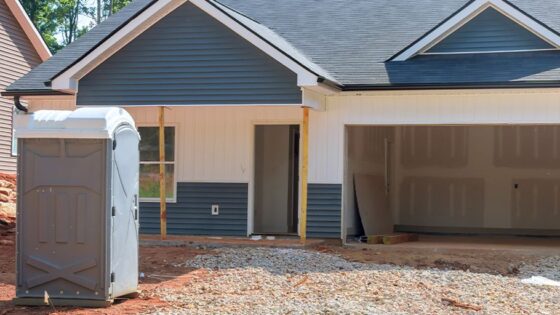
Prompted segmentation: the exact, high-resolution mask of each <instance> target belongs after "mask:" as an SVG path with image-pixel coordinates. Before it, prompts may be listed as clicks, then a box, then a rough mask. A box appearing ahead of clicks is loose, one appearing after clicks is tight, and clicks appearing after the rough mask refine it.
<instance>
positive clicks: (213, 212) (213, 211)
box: [212, 205, 220, 215]
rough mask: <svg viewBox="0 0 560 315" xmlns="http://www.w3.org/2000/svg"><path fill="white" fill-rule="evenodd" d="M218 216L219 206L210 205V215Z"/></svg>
mask: <svg viewBox="0 0 560 315" xmlns="http://www.w3.org/2000/svg"><path fill="white" fill-rule="evenodd" d="M219 214H220V206H218V205H212V215H219Z"/></svg>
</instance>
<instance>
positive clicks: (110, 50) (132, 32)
mask: <svg viewBox="0 0 560 315" xmlns="http://www.w3.org/2000/svg"><path fill="white" fill-rule="evenodd" d="M186 2H187V0H159V1H158V2H157V3H155V4H154V5H152V6H151V7H149V8H148V9H146V10H145V11H144V12H142V13H141V14H140V15H139V16H138V17H136V18H135V19H134V20H132V21H131V22H129V23H128V24H127V25H126V26H125V27H123V28H122V29H121V30H119V31H118V32H117V33H115V34H114V35H112V36H111V37H110V38H109V39H107V40H106V41H105V42H104V43H103V44H101V45H100V46H99V47H97V48H96V49H95V50H94V51H92V52H91V53H89V54H88V55H87V56H86V57H85V58H83V59H82V60H81V61H79V62H78V63H76V64H75V65H73V66H72V67H70V68H69V69H67V70H66V71H64V72H63V73H61V74H59V75H58V76H57V77H56V78H54V79H53V81H52V84H51V86H52V89H54V90H57V91H64V92H66V93H73V94H75V93H77V91H78V81H79V80H80V79H81V78H82V77H84V76H85V75H86V74H88V73H89V72H90V71H92V70H93V69H95V68H96V67H97V66H98V65H99V64H101V63H102V62H103V61H105V60H107V59H108V58H109V57H110V56H112V55H113V54H114V53H116V52H117V51H118V50H120V49H121V48H123V47H124V46H126V45H127V44H128V43H129V42H130V41H132V40H133V39H134V38H136V37H137V36H138V35H140V34H141V33H142V32H144V31H145V30H147V29H148V28H149V27H151V26H152V25H153V24H155V23H156V22H157V21H159V20H160V19H162V18H163V17H165V16H166V15H167V14H169V13H171V12H172V11H173V10H175V9H176V8H178V7H179V6H181V5H183V4H184V3H186ZM190 2H191V3H193V4H194V5H196V6H197V7H198V8H200V9H201V10H203V11H204V12H206V13H207V14H209V15H210V16H212V17H213V18H215V19H216V20H218V21H219V22H221V23H223V24H224V25H225V26H227V27H228V28H229V29H231V30H232V31H234V32H235V33H237V34H238V35H240V36H241V37H243V38H244V39H245V40H247V41H249V42H250V43H252V44H253V45H255V46H256V47H257V48H259V49H260V50H262V51H263V52H265V53H266V54H268V55H269V56H271V57H272V58H274V59H276V60H277V61H278V62H280V63H281V64H282V65H284V66H285V67H287V68H288V69H290V70H291V71H293V72H295V73H296V74H297V84H298V86H316V85H318V84H319V83H318V76H317V75H315V74H314V73H312V72H311V71H309V70H307V69H305V68H304V67H302V66H301V65H300V64H298V63H297V62H295V61H294V60H292V59H290V58H289V57H288V56H286V55H284V54H283V53H282V52H280V51H278V49H276V48H275V47H273V46H272V45H270V44H269V43H267V42H266V41H264V40H263V39H262V38H260V37H259V36H257V35H255V34H254V33H253V32H251V31H250V30H248V29H247V28H245V27H243V26H242V25H240V24H239V23H238V22H237V21H235V20H234V19H232V18H231V17H229V16H228V15H226V14H224V13H223V12H222V11H220V10H218V9H217V8H216V7H214V6H212V5H211V4H209V3H208V2H207V1H205V0H190Z"/></svg>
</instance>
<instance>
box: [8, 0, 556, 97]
mask: <svg viewBox="0 0 560 315" xmlns="http://www.w3.org/2000/svg"><path fill="white" fill-rule="evenodd" d="M212 1H217V2H218V3H219V4H221V5H223V6H226V7H227V8H230V9H231V10H234V11H236V12H238V13H239V14H242V15H244V16H246V17H247V18H249V19H251V20H253V21H254V22H257V23H259V24H261V25H262V28H261V30H262V29H266V32H265V33H273V34H275V35H277V36H278V37H279V38H281V39H283V40H285V42H287V43H289V45H290V49H293V50H295V51H296V53H297V54H299V55H300V56H301V57H302V59H304V60H306V61H309V62H310V63H311V64H312V65H313V66H312V67H311V68H312V69H319V70H318V71H316V72H320V71H324V73H325V76H327V77H328V78H332V79H333V81H336V82H338V83H340V84H342V85H344V86H346V87H351V86H356V87H359V86H379V87H387V86H404V87H406V86H426V85H436V86H437V85H441V86H444V85H457V86H458V85H463V84H475V85H480V84H486V85H503V84H509V83H511V84H514V85H515V84H522V83H527V84H532V83H544V84H552V83H553V84H556V83H559V86H560V52H558V51H543V52H529V53H502V54H480V55H453V56H449V55H447V56H417V57H415V58H413V59H411V60H409V61H405V62H386V61H387V60H389V59H390V58H391V57H392V56H394V55H395V54H397V53H398V52H400V51H401V50H403V49H404V48H406V47H407V46H408V45H410V44H411V43H413V42H414V41H416V40H417V39H419V38H420V37H422V36H423V35H425V34H426V33H427V32H429V31H430V30H432V29H433V28H434V27H436V26H437V25H438V24H439V23H441V22H442V21H443V20H444V19H446V18H448V17H449V16H450V15H452V14H453V13H455V12H456V11H457V10H459V9H461V8H462V7H463V6H465V5H466V4H467V3H469V1H468V0H414V1H410V0H351V1H350V0H281V1H278V0H212ZM151 2H152V1H148V0H136V1H134V2H133V3H132V4H131V5H129V6H128V7H127V8H125V9H123V10H122V11H121V12H120V13H119V14H117V15H115V16H113V17H112V18H111V19H109V20H108V21H107V22H105V23H102V24H101V25H100V26H98V27H96V28H94V29H93V30H92V31H90V32H89V33H88V34H86V35H84V36H83V37H82V38H80V39H79V40H78V41H76V42H75V43H73V44H71V45H70V46H68V47H67V48H66V49H64V50H62V51H61V52H60V53H59V54H57V55H55V56H54V57H53V58H52V59H51V60H49V61H47V62H46V63H44V64H43V65H41V66H39V67H37V68H36V69H35V70H33V71H32V72H31V73H30V74H28V75H27V76H25V77H24V78H23V79H21V80H20V81H18V82H16V83H15V84H14V85H12V86H11V87H10V88H9V90H10V91H14V90H21V89H31V90H39V89H43V90H48V89H49V88H48V87H47V86H46V85H45V84H44V82H46V81H49V80H50V79H52V77H54V76H55V75H56V74H57V73H59V72H60V71H62V70H63V69H65V68H66V67H68V66H69V65H71V64H72V63H73V62H74V61H75V60H76V59H78V58H79V57H80V56H82V55H83V54H85V53H87V52H88V51H89V50H91V48H92V47H94V46H95V45H96V43H98V42H99V41H100V40H102V39H104V38H106V37H107V36H108V35H109V34H111V32H112V31H114V30H115V29H116V28H117V27H118V26H119V25H122V24H123V23H124V22H126V21H128V20H129V19H130V18H131V17H133V16H134V15H135V14H136V13H137V12H139V11H141V10H143V9H144V8H145V7H146V6H148V5H149V4H150V3H151ZM510 3H512V4H513V5H514V6H517V7H518V8H519V9H521V10H523V11H524V12H526V13H527V14H529V15H530V16H532V17H534V18H535V19H537V20H539V21H540V22H542V23H543V24H545V25H546V26H547V27H549V28H550V29H552V30H554V31H556V32H560V18H558V16H560V1H558V0H510ZM241 22H243V21H241ZM246 24H247V22H246ZM247 26H248V27H250V28H251V27H252V28H253V29H255V25H253V26H251V25H247ZM257 31H258V30H257ZM292 52H293V51H292Z"/></svg>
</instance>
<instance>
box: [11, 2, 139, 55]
mask: <svg viewBox="0 0 560 315" xmlns="http://www.w3.org/2000/svg"><path fill="white" fill-rule="evenodd" d="M20 1H21V3H22V5H23V7H24V8H25V10H26V11H27V14H28V15H29V17H30V19H31V21H33V23H34V24H35V26H36V27H37V29H38V30H39V32H40V33H41V35H42V36H43V38H44V39H45V42H46V43H47V46H49V48H50V49H51V51H52V52H53V53H54V52H57V51H58V50H60V49H61V48H63V47H64V46H66V45H68V44H70V43H71V42H73V41H74V40H76V39H77V38H78V37H80V36H81V35H82V34H84V33H86V32H87V31H89V30H90V29H91V28H93V27H94V26H95V25H97V24H99V23H101V22H103V21H104V20H105V19H107V18H108V17H109V16H110V15H112V14H113V13H116V12H118V11H119V10H120V9H122V8H124V7H125V6H126V5H127V4H129V3H130V2H131V1H132V0H96V1H94V2H93V4H91V1H87V0H20ZM84 17H89V18H90V19H92V20H93V22H91V23H90V24H88V25H85V26H84V25H83V23H80V18H84ZM82 21H83V20H82Z"/></svg>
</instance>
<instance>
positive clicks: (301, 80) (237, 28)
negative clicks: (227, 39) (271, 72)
mask: <svg viewBox="0 0 560 315" xmlns="http://www.w3.org/2000/svg"><path fill="white" fill-rule="evenodd" d="M190 1H191V2H192V3H193V4H194V5H196V6H197V7H198V8H200V9H201V10H202V11H204V12H206V13H207V14H208V15H210V16H211V17H213V18H215V19H216V20H218V21H219V22H221V23H222V24H224V25H225V26H227V27H228V28H229V29H231V30H232V31H234V32H235V33H237V34H238V35H239V36H241V37H242V38H244V39H245V40H247V41H248V42H250V43H251V44H253V45H255V46H256V47H257V48H259V49H260V50H262V51H263V52H265V53H266V54H267V55H269V56H270V57H272V58H274V59H275V60H276V61H278V62H279V63H281V64H282V65H284V66H285V67H286V68H288V69H290V70H291V71H293V72H295V73H296V74H297V84H298V86H315V85H318V81H317V80H318V79H319V78H318V77H317V75H315V74H314V73H312V72H311V71H309V70H307V69H305V68H304V67H302V66H301V65H300V64H299V63H297V62H295V61H294V60H292V59H291V58H289V57H288V56H286V55H285V54H283V53H282V52H280V51H279V50H278V49H276V48H275V47H273V46H272V45H270V44H269V43H267V42H266V41H264V40H263V39H262V38H260V37H259V36H257V35H255V34H254V33H253V32H251V31H250V30H248V29H247V28H246V27H244V26H243V25H241V24H240V23H239V22H237V21H235V20H234V19H232V18H231V17H230V16H228V15H227V14H224V12H222V11H220V10H219V9H217V8H216V7H214V6H213V5H211V4H210V3H208V1H206V0H190Z"/></svg>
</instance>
